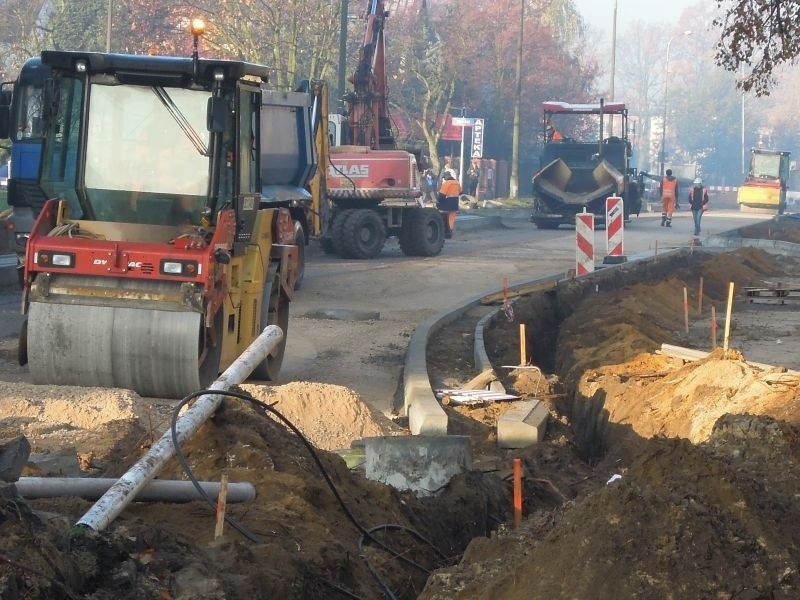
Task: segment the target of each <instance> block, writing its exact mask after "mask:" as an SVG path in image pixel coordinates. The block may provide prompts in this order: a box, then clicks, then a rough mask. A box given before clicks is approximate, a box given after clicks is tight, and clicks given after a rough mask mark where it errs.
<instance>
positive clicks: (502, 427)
mask: <svg viewBox="0 0 800 600" xmlns="http://www.w3.org/2000/svg"><path fill="white" fill-rule="evenodd" d="M549 416H550V411H548V410H547V406H546V405H545V404H544V402H542V401H540V400H528V401H524V402H515V403H514V408H512V409H511V410H509V411H507V412H505V413H504V414H503V415H502V416H501V417H500V418H499V419H498V420H497V445H498V446H500V447H501V448H525V447H526V446H530V445H531V444H536V443H537V442H541V441H542V440H543V439H544V434H545V431H546V430H547V418H548V417H549Z"/></svg>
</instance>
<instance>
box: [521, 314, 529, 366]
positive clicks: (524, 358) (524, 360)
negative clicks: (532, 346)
mask: <svg viewBox="0 0 800 600" xmlns="http://www.w3.org/2000/svg"><path fill="white" fill-rule="evenodd" d="M527 364H528V338H527V337H526V336H525V323H520V324H519V366H520V367H524V366H525V365H527Z"/></svg>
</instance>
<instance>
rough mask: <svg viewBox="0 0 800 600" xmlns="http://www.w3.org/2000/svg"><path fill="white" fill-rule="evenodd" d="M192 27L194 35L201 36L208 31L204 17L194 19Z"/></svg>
mask: <svg viewBox="0 0 800 600" xmlns="http://www.w3.org/2000/svg"><path fill="white" fill-rule="evenodd" d="M190 28H191V31H192V35H193V36H194V37H200V36H201V35H203V34H204V33H205V32H206V22H205V21H203V19H192V22H191V24H190Z"/></svg>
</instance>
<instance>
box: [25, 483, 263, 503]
mask: <svg viewBox="0 0 800 600" xmlns="http://www.w3.org/2000/svg"><path fill="white" fill-rule="evenodd" d="M116 481H117V480H116V479H113V478H106V477H20V478H19V479H18V480H17V481H15V482H14V486H15V487H16V488H17V492H18V493H19V495H20V496H22V497H23V498H26V499H28V500H33V499H35V498H58V497H62V496H77V497H78V498H84V499H85V500H97V499H98V498H100V497H101V496H102V495H103V494H105V493H106V492H107V491H108V490H109V489H110V488H111V486H112V485H114V483H116ZM199 483H200V487H202V488H203V489H204V490H205V492H206V494H208V495H209V497H210V498H211V499H212V500H216V499H217V496H218V495H219V483H217V482H215V481H201V482H199ZM255 497H256V488H255V487H253V484H252V483H247V482H242V483H229V484H228V496H227V501H228V502H250V501H251V500H254V499H255ZM203 499H204V498H203V497H202V496H200V492H198V491H197V489H196V488H195V487H194V484H193V483H192V482H191V481H184V480H175V479H154V480H153V481H151V482H150V483H148V484H147V485H146V486H144V487H143V488H142V490H141V491H140V492H139V493H138V494H136V497H135V498H133V501H134V502H194V501H197V500H203Z"/></svg>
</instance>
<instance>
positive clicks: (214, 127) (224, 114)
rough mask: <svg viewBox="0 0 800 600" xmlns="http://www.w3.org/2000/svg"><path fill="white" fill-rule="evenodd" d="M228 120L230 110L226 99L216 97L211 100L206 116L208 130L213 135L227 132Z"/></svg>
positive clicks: (209, 100)
mask: <svg viewBox="0 0 800 600" xmlns="http://www.w3.org/2000/svg"><path fill="white" fill-rule="evenodd" d="M227 119H228V109H227V106H226V102H225V99H224V98H219V97H216V96H212V97H211V98H209V99H208V110H207V114H206V128H207V129H208V130H209V131H210V132H212V133H222V132H224V131H225V124H226V121H227Z"/></svg>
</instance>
